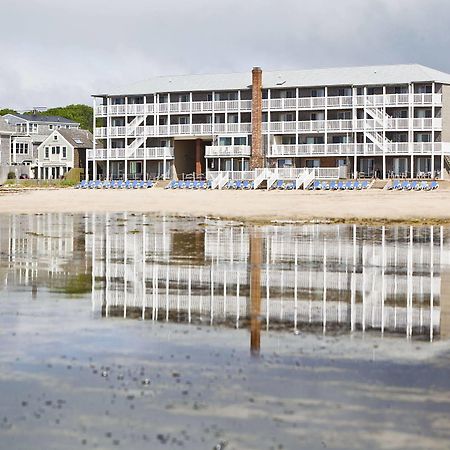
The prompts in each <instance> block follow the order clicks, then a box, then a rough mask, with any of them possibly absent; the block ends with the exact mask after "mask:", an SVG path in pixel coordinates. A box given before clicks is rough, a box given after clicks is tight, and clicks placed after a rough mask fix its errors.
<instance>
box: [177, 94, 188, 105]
mask: <svg viewBox="0 0 450 450" xmlns="http://www.w3.org/2000/svg"><path fill="white" fill-rule="evenodd" d="M178 101H179V102H183V103H187V102H189V95H188V94H180V96H179V97H178Z"/></svg>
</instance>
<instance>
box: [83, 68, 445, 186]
mask: <svg viewBox="0 0 450 450" xmlns="http://www.w3.org/2000/svg"><path fill="white" fill-rule="evenodd" d="M94 128H95V131H94V132H95V137H96V139H97V140H99V141H100V142H101V143H102V146H103V148H94V149H93V150H91V151H88V155H87V163H88V173H89V177H90V178H94V179H97V178H106V179H118V178H127V179H130V178H131V179H133V178H137V179H147V178H155V177H159V178H164V179H172V178H179V179H182V178H184V177H186V176H192V177H201V176H206V177H207V178H210V179H214V177H217V176H219V175H220V174H222V173H224V172H227V174H228V176H229V178H230V179H246V178H247V179H248V178H251V177H252V175H251V173H256V174H257V173H258V172H257V171H258V170H260V171H261V170H265V171H267V177H269V176H270V175H269V172H270V173H271V176H272V177H273V176H274V177H277V176H278V177H279V178H285V179H286V178H287V179H295V178H297V177H298V176H299V174H301V173H302V171H305V170H311V169H315V170H316V174H319V175H318V176H320V174H321V173H322V175H324V176H325V175H326V174H327V173H329V174H331V176H335V175H337V174H338V175H339V176H342V174H345V175H346V176H347V177H374V176H377V177H379V178H383V179H386V178H389V177H406V178H417V177H431V178H445V177H446V176H447V175H448V172H447V171H448V170H450V165H449V162H450V75H449V74H446V73H443V72H439V71H437V70H434V69H430V68H428V67H424V66H420V65H393V66H378V67H350V68H336V69H319V70H302V71H276V72H264V73H263V72H262V70H261V69H260V68H254V69H253V71H252V72H248V73H240V74H222V75H186V76H172V77H156V78H152V79H150V80H147V81H144V82H141V83H136V84H134V85H131V86H128V87H125V88H123V89H120V90H116V91H112V92H110V93H107V94H102V95H95V96H94ZM338 167H341V168H345V169H344V170H337V169H336V168H338ZM333 168H334V170H333ZM320 171H322V172H320ZM327 171H328V172H327ZM260 173H261V172H260ZM274 174H275V175H274ZM263 177H264V176H263Z"/></svg>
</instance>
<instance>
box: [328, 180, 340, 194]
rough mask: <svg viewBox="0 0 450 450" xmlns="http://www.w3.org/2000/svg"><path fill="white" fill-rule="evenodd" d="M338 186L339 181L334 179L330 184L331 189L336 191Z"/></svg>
mask: <svg viewBox="0 0 450 450" xmlns="http://www.w3.org/2000/svg"><path fill="white" fill-rule="evenodd" d="M337 188H338V185H337V182H336V181H334V180H333V181H330V186H329V189H330V191H336V190H337Z"/></svg>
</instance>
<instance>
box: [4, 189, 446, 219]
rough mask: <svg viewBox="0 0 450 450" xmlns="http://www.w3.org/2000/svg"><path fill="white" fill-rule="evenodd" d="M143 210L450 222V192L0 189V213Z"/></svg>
mask: <svg viewBox="0 0 450 450" xmlns="http://www.w3.org/2000/svg"><path fill="white" fill-rule="evenodd" d="M88 211H98V212H118V211H129V212H146V213H154V214H169V215H183V216H199V217H202V216H210V217H211V216H212V217H221V218H233V219H240V220H252V221H264V222H267V221H271V220H294V221H315V220H317V221H325V222H326V221H332V222H354V223H370V222H373V223H395V222H404V223H428V224H433V223H450V190H448V189H446V188H444V189H441V188H439V189H438V190H436V191H432V192H389V191H383V190H380V189H371V190H368V191H356V192H351V191H348V192H309V191H306V192H305V191H269V192H268V191H263V190H257V191H226V190H222V191H218V190H214V191H191V190H185V191H178V190H177V191H172V190H165V189H161V188H153V189H148V190H76V189H72V188H66V189H29V190H27V189H24V190H21V191H17V192H11V191H8V190H7V189H5V190H3V191H2V192H1V195H0V213H46V212H67V213H76V212H88Z"/></svg>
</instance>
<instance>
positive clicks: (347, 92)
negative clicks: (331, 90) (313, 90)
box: [338, 88, 352, 97]
mask: <svg viewBox="0 0 450 450" xmlns="http://www.w3.org/2000/svg"><path fill="white" fill-rule="evenodd" d="M338 95H339V97H351V96H352V88H339V89H338Z"/></svg>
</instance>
